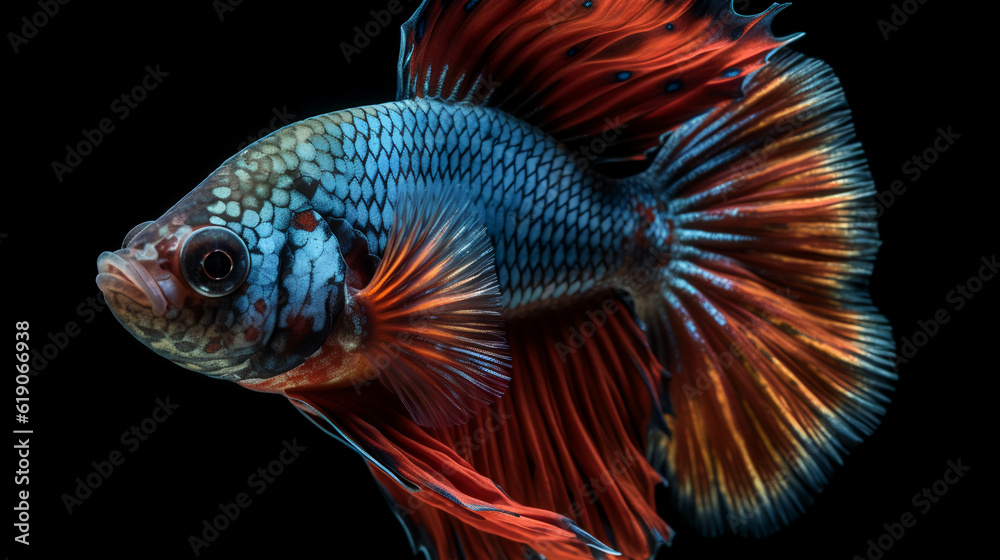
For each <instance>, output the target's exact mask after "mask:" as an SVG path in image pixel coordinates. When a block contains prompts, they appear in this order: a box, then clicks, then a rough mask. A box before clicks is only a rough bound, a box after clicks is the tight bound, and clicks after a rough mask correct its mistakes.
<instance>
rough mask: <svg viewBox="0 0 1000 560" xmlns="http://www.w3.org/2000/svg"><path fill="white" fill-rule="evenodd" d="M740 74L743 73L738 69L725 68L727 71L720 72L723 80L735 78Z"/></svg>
mask: <svg viewBox="0 0 1000 560" xmlns="http://www.w3.org/2000/svg"><path fill="white" fill-rule="evenodd" d="M742 73H743V70H742V69H740V68H727V69H725V70H723V71H722V77H723V78H735V77H736V76H739V75H740V74H742Z"/></svg>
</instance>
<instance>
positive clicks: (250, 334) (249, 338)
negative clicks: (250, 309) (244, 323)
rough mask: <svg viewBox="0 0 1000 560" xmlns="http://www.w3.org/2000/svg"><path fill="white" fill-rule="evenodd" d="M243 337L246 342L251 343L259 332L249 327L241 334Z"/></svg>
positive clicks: (255, 328)
mask: <svg viewBox="0 0 1000 560" xmlns="http://www.w3.org/2000/svg"><path fill="white" fill-rule="evenodd" d="M243 336H244V337H246V339H247V342H253V341H255V340H257V337H258V336H260V331H259V330H257V327H250V328H248V329H247V330H246V331H245V332H244V333H243Z"/></svg>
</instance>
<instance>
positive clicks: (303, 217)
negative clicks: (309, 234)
mask: <svg viewBox="0 0 1000 560" xmlns="http://www.w3.org/2000/svg"><path fill="white" fill-rule="evenodd" d="M318 225H319V220H317V219H316V214H315V213H313V211H312V210H310V211H307V212H299V213H297V214H295V216H293V217H292V227H294V228H295V229H301V230H304V231H312V230H314V229H316V226H318Z"/></svg>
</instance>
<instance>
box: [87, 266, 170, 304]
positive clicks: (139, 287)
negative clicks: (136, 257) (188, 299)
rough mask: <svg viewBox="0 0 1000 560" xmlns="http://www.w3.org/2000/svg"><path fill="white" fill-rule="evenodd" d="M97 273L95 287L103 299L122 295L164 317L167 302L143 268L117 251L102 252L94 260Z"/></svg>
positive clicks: (158, 287)
mask: <svg viewBox="0 0 1000 560" xmlns="http://www.w3.org/2000/svg"><path fill="white" fill-rule="evenodd" d="M123 250H124V249H123ZM97 272H98V274H97V287H98V288H100V289H101V291H102V292H104V295H105V296H107V295H109V292H110V293H115V294H118V295H122V296H125V297H127V298H128V299H130V300H132V301H134V302H135V303H136V304H137V305H140V306H142V307H146V308H148V309H149V310H150V312H151V313H152V314H153V315H154V316H156V317H164V316H166V314H167V311H168V309H169V308H170V302H169V300H168V299H167V296H166V295H165V294H164V293H163V289H162V288H161V287H160V285H159V284H158V283H157V282H156V280H155V279H154V278H153V276H152V275H150V274H149V271H147V270H146V268H145V267H144V266H142V265H137V264H133V262H132V259H126V258H124V257H122V256H121V255H119V254H118V252H114V253H111V252H108V251H105V252H103V253H101V256H100V257H98V258H97Z"/></svg>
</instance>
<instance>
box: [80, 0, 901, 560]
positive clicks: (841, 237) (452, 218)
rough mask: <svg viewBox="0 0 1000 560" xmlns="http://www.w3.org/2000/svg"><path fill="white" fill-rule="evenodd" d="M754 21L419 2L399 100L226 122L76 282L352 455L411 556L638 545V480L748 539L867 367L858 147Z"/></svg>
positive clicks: (871, 377) (879, 344)
mask: <svg viewBox="0 0 1000 560" xmlns="http://www.w3.org/2000/svg"><path fill="white" fill-rule="evenodd" d="M776 12H777V9H775V8H772V9H770V10H768V11H766V12H764V13H762V14H758V15H756V16H738V15H736V14H735V13H734V12H732V10H731V8H730V7H729V6H728V4H726V3H723V2H717V1H690V2H681V3H678V4H677V5H672V6H665V5H661V4H660V3H644V2H630V1H622V2H617V3H611V2H609V3H603V2H602V3H591V2H586V3H582V4H581V5H580V6H573V7H567V6H562V5H560V4H559V3H557V2H538V3H531V4H527V3H518V2H506V1H502V0H494V1H492V2H483V3H467V4H465V5H460V4H450V3H439V2H429V3H425V4H424V5H423V6H422V7H421V8H420V9H419V10H418V11H417V13H416V14H415V15H414V17H413V18H412V19H411V20H410V21H409V22H408V23H407V24H406V25H404V28H403V43H402V44H403V48H402V50H401V60H400V81H399V83H400V91H399V96H398V97H399V99H398V100H396V101H393V102H387V103H381V104H374V105H369V106H364V107H359V108H355V109H349V110H342V111H335V112H332V113H328V114H324V115H319V116H316V117H312V118H309V119H306V120H303V121H300V122H297V123H294V124H291V125H288V126H286V127H284V128H282V129H280V130H278V131H276V132H274V133H272V134H270V135H269V136H266V137H265V138H262V139H261V140H259V141H257V142H255V143H253V144H251V145H250V146H248V147H247V148H246V149H244V150H242V151H241V152H239V153H238V154H236V155H234V156H233V157H232V158H230V159H229V160H228V161H226V162H225V163H223V164H222V166H220V167H219V168H218V169H217V170H216V171H215V172H213V173H212V174H211V175H210V176H209V177H208V178H206V179H205V180H204V181H203V182H202V183H201V184H200V185H198V186H197V187H196V188H195V189H194V190H193V191H192V192H191V193H190V194H188V195H187V196H186V197H185V198H183V199H182V200H181V201H179V202H178V203H177V204H176V205H175V206H174V207H173V208H171V209H170V210H169V211H168V212H167V213H166V214H164V215H163V216H162V217H161V218H159V219H158V220H156V221H155V222H149V223H145V224H142V225H140V226H138V227H137V228H135V229H134V230H133V232H132V233H130V234H129V235H128V236H127V237H126V240H125V242H124V243H123V248H122V249H121V250H119V251H115V252H113V253H111V252H108V253H104V254H102V255H101V257H100V259H99V261H98V269H99V275H98V280H97V281H98V284H99V285H100V287H101V288H102V290H103V291H104V292H105V295H106V299H107V301H108V303H109V305H110V307H111V308H112V310H113V311H114V313H115V315H116V317H117V318H118V319H119V320H120V321H121V323H122V324H123V325H124V326H125V327H126V328H127V329H128V330H129V331H130V332H132V334H134V335H135V336H136V337H137V338H138V339H139V340H141V341H142V342H143V343H145V344H146V345H147V346H149V347H150V348H151V349H152V350H154V351H155V352H157V353H159V354H160V355H162V356H164V357H166V358H168V359H170V360H172V361H174V362H175V363H177V364H179V365H181V366H183V367H185V368H188V369H191V370H194V371H199V372H201V373H205V374H207V375H209V376H212V377H216V378H220V379H226V380H230V381H235V382H238V383H240V384H241V385H243V386H245V387H247V388H250V389H253V390H258V391H265V392H272V393H278V394H282V395H284V396H286V397H288V398H289V400H290V401H291V402H292V403H293V404H294V405H295V406H296V407H297V408H298V409H299V410H300V411H301V412H303V413H304V414H306V415H307V417H309V418H310V419H311V420H313V421H314V422H315V423H316V424H317V425H318V426H320V427H321V428H322V429H324V430H326V431H327V432H329V433H330V434H331V435H333V436H335V437H336V438H338V439H339V440H341V441H343V442H344V443H346V444H348V445H349V446H351V447H352V448H353V449H355V450H356V451H357V452H358V453H359V454H360V455H361V456H362V457H363V458H364V459H365V460H366V461H367V462H368V464H369V466H370V468H371V470H372V473H373V475H374V476H375V477H376V479H377V480H378V481H379V482H380V484H381V485H382V487H383V489H384V494H385V496H386V498H387V499H388V500H389V501H390V503H391V504H395V506H394V507H396V508H397V509H396V511H397V513H399V512H402V513H401V514H400V517H401V521H402V522H403V524H404V526H405V527H406V528H407V529H408V531H409V532H410V535H411V539H412V540H413V543H414V548H415V550H419V551H422V552H424V553H425V555H426V556H427V557H429V558H460V557H498V558H501V557H527V558H532V557H537V555H544V556H545V557H549V558H566V559H569V558H591V557H604V556H603V555H607V554H619V553H620V554H622V555H624V556H625V557H628V558H648V557H651V556H652V555H655V552H656V550H657V548H659V546H661V545H662V544H664V543H668V542H669V541H670V539H671V538H672V530H671V529H670V528H669V526H667V524H666V522H665V521H664V520H663V518H662V517H661V516H660V514H659V513H658V512H657V511H656V504H655V500H654V499H653V497H654V496H653V492H654V489H655V487H656V486H657V485H659V484H660V483H662V482H664V481H667V482H669V483H670V485H671V486H672V489H673V490H672V491H673V493H674V494H673V497H674V505H675V507H676V509H677V511H678V512H680V514H681V515H684V516H686V517H688V518H689V519H690V520H691V521H692V523H693V524H694V525H695V526H697V527H698V528H699V529H700V530H702V531H704V532H706V533H708V534H717V533H719V532H721V531H722V530H723V529H722V528H723V526H724V525H725V524H726V520H727V519H728V520H729V522H730V525H731V521H732V519H733V516H734V515H735V516H737V517H738V518H739V519H741V520H742V521H741V523H740V524H739V527H740V528H739V530H738V532H744V533H747V534H764V533H768V532H770V531H773V530H775V529H777V528H778V527H779V526H780V525H781V524H783V523H784V522H787V520H789V519H791V518H793V517H794V516H795V515H798V514H799V513H800V512H801V510H802V504H803V503H804V502H807V501H808V500H809V499H810V498H809V496H810V494H811V492H814V491H816V490H817V489H819V488H820V487H821V486H822V484H823V482H824V481H825V478H826V476H827V474H828V472H829V470H830V464H831V462H833V461H839V458H840V455H841V454H842V451H843V448H844V445H845V444H846V443H849V442H852V441H856V440H857V439H859V438H860V437H861V436H863V435H865V434H867V433H869V432H870V431H871V430H872V429H874V426H875V425H876V424H877V421H878V417H879V415H880V414H881V412H882V410H883V408H882V404H881V403H884V401H885V400H886V398H885V396H884V393H885V392H886V391H887V390H889V389H890V388H891V386H890V383H891V381H892V379H893V378H894V375H893V374H892V373H891V372H890V371H889V368H890V367H891V363H892V357H893V349H892V342H891V335H890V333H889V328H888V325H887V324H886V322H885V320H884V318H882V317H881V316H880V315H879V314H878V312H877V310H876V309H875V308H874V307H873V306H872V305H871V304H870V301H869V298H868V295H867V293H866V292H867V289H866V287H865V286H866V281H867V276H868V274H869V273H870V270H871V262H872V260H873V259H874V254H875V251H876V249H877V247H878V238H877V232H876V230H875V225H874V223H873V222H871V221H870V220H868V219H867V216H866V215H865V214H864V205H865V202H866V200H868V199H869V198H870V197H871V196H872V193H873V189H872V186H871V179H870V176H869V175H868V172H867V168H866V165H865V162H864V155H863V152H862V151H861V148H860V146H858V145H857V143H856V142H855V141H854V139H853V129H852V127H851V125H850V121H849V113H848V112H847V110H846V105H845V103H844V101H843V94H842V91H841V90H840V88H839V85H838V84H837V82H836V79H835V77H833V75H832V73H831V72H830V71H829V68H828V67H826V66H825V65H824V64H822V63H820V62H818V61H811V60H808V59H805V58H804V57H801V56H798V55H775V56H772V55H773V53H774V52H775V51H776V50H777V49H778V48H780V47H781V46H782V45H783V44H784V43H785V42H787V41H788V40H790V39H785V40H779V39H776V38H774V37H773V36H771V35H770V32H769V29H768V27H767V26H768V24H769V22H770V19H771V18H772V17H773V16H774V14H775V13H776ZM616 21H617V23H615V22H616ZM596 22H603V23H602V24H601V25H596V26H595V23H596ZM483 37H490V38H491V39H490V40H489V41H483V40H482V39H483ZM626 38H627V39H628V40H625V39H626ZM453 43H458V44H463V45H466V47H467V49H465V50H463V49H456V48H454V45H453ZM627 163H631V164H632V165H633V166H634V165H635V164H638V165H639V167H640V168H641V170H640V171H638V172H635V170H634V168H628V167H621V166H622V165H624V164H627ZM621 169H632V171H629V172H622V171H621ZM477 434H479V435H477ZM482 434H487V435H486V436H483V437H482V438H480V435H482ZM609 473H613V476H610V478H609ZM594 480H601V481H605V482H606V483H602V484H601V489H600V491H598V490H596V489H595V486H594V484H592V481H594ZM588 481H590V482H588ZM414 501H416V503H418V504H420V506H421V507H419V508H416V509H413V510H406V508H401V507H400V506H401V505H403V504H412V503H414ZM424 506H426V507H424Z"/></svg>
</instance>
